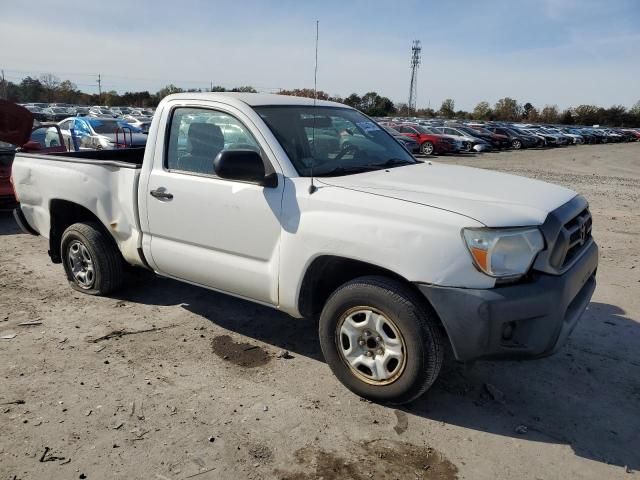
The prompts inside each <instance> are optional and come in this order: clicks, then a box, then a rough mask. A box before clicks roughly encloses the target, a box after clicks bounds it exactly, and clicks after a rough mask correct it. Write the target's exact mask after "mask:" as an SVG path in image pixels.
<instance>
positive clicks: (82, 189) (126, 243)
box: [12, 153, 142, 265]
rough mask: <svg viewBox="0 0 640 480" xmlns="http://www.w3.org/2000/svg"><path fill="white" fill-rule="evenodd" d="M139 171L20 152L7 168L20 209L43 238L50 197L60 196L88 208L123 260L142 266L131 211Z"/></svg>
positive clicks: (134, 215)
mask: <svg viewBox="0 0 640 480" xmlns="http://www.w3.org/2000/svg"><path fill="white" fill-rule="evenodd" d="M36 166H37V168H35V167H36ZM139 175H140V170H139V169H134V168H122V167H118V166H114V165H105V164H102V163H100V162H96V163H90V162H73V161H61V160H57V159H56V158H55V157H51V156H46V155H29V154H20V153H19V154H17V155H16V158H15V160H14V164H13V171H12V176H13V182H14V187H15V189H16V193H17V194H18V198H19V200H20V205H21V208H22V211H23V213H24V215H25V217H26V219H27V221H28V222H29V224H30V225H31V226H32V227H33V228H34V229H36V230H37V231H38V232H39V233H40V234H41V235H42V236H44V237H45V238H49V232H50V229H51V214H50V205H51V201H52V200H66V201H69V202H72V203H75V204H78V205H80V206H82V207H85V208H86V209H87V210H89V211H91V212H93V213H94V214H95V215H96V216H97V217H98V219H99V220H100V221H101V222H102V224H103V225H104V226H105V227H106V228H107V230H108V231H109V232H110V233H111V234H112V235H113V238H114V239H115V241H116V243H117V244H118V247H119V248H120V251H121V252H122V255H123V256H124V258H125V260H126V261H127V262H129V263H132V264H135V265H142V261H141V259H140V257H139V255H138V251H137V249H138V247H139V245H140V242H139V239H140V231H139V221H138V217H137V212H136V210H135V206H136V204H137V203H136V202H137V186H138V179H139ZM61 185H63V186H64V188H61Z"/></svg>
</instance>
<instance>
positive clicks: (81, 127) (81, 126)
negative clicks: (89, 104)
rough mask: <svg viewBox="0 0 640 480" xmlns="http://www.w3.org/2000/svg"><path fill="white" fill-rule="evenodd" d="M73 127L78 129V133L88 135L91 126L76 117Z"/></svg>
mask: <svg viewBox="0 0 640 480" xmlns="http://www.w3.org/2000/svg"><path fill="white" fill-rule="evenodd" d="M73 128H74V130H75V131H76V134H77V135H88V134H89V127H87V124H86V123H84V122H83V121H82V120H78V119H75V120H74V121H73Z"/></svg>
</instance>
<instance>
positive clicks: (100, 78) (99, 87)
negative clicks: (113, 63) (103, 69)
mask: <svg viewBox="0 0 640 480" xmlns="http://www.w3.org/2000/svg"><path fill="white" fill-rule="evenodd" d="M98 103H99V104H100V103H102V77H101V76H100V74H98Z"/></svg>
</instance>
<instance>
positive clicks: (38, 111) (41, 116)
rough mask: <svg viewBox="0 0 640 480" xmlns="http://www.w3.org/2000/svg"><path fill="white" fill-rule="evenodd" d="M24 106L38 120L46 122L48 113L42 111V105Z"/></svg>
mask: <svg viewBox="0 0 640 480" xmlns="http://www.w3.org/2000/svg"><path fill="white" fill-rule="evenodd" d="M24 108H26V109H27V110H29V111H30V112H31V114H32V115H33V118H34V119H35V120H37V121H38V122H46V121H47V114H46V113H45V112H43V111H42V108H41V107H36V106H35V105H24Z"/></svg>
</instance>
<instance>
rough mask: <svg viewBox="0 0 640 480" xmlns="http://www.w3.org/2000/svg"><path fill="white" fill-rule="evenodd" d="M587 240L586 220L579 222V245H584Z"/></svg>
mask: <svg viewBox="0 0 640 480" xmlns="http://www.w3.org/2000/svg"><path fill="white" fill-rule="evenodd" d="M586 241H587V224H586V222H581V223H580V245H584V242H586Z"/></svg>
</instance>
